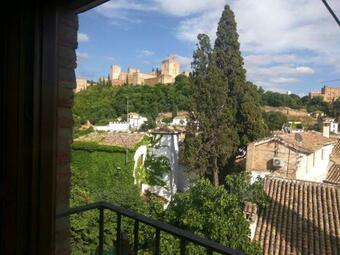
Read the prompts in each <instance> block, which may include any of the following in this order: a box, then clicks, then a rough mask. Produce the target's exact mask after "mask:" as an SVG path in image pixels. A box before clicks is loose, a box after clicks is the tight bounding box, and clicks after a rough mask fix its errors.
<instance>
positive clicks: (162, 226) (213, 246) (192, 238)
mask: <svg viewBox="0 0 340 255" xmlns="http://www.w3.org/2000/svg"><path fill="white" fill-rule="evenodd" d="M89 210H99V235H98V238H99V246H98V251H99V254H100V255H102V254H103V251H104V210H109V211H113V212H115V213H116V215H117V228H116V245H117V247H116V254H117V255H121V254H122V240H121V222H122V216H125V217H128V218H130V219H133V220H134V229H133V237H134V238H133V254H135V255H137V254H138V242H139V239H138V228H139V223H143V224H146V225H148V226H151V227H153V228H154V229H155V234H156V235H155V241H154V250H153V254H155V255H159V254H160V239H161V232H166V233H168V234H171V235H173V236H175V237H177V238H179V239H180V254H181V255H185V254H186V246H187V244H188V243H190V242H191V243H194V244H196V245H198V246H201V247H203V248H205V249H206V251H207V254H212V253H213V252H217V253H219V254H225V255H241V254H244V253H243V252H240V251H237V250H234V249H230V248H226V247H224V246H223V245H221V244H219V243H217V242H214V241H211V240H209V239H206V238H202V237H198V236H196V235H194V234H192V233H190V232H188V231H185V230H183V229H180V228H177V227H174V226H172V225H169V224H166V223H164V222H161V221H158V220H154V219H151V218H149V217H146V216H144V215H141V214H138V213H136V212H133V211H130V210H128V209H124V208H121V207H119V206H116V205H113V204H110V203H107V202H97V203H93V204H88V205H85V206H80V207H76V208H72V209H69V210H68V211H66V212H63V213H60V214H58V215H57V218H63V217H68V216H70V215H72V214H79V213H82V212H85V211H89Z"/></svg>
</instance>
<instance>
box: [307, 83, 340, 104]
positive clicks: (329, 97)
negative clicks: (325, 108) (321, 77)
mask: <svg viewBox="0 0 340 255" xmlns="http://www.w3.org/2000/svg"><path fill="white" fill-rule="evenodd" d="M309 97H310V98H313V97H322V98H323V100H324V101H325V102H333V101H335V100H337V99H338V98H339V97H340V88H339V87H330V86H323V88H321V92H309Z"/></svg>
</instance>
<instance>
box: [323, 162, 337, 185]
mask: <svg viewBox="0 0 340 255" xmlns="http://www.w3.org/2000/svg"><path fill="white" fill-rule="evenodd" d="M325 182H327V183H332V184H338V185H340V165H339V164H333V165H332V166H331V167H330V168H329V170H328V174H327V178H326V180H325Z"/></svg>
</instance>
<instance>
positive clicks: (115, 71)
mask: <svg viewBox="0 0 340 255" xmlns="http://www.w3.org/2000/svg"><path fill="white" fill-rule="evenodd" d="M121 72H122V69H121V68H120V66H119V65H112V66H111V80H118V79H119V75H120V74H121Z"/></svg>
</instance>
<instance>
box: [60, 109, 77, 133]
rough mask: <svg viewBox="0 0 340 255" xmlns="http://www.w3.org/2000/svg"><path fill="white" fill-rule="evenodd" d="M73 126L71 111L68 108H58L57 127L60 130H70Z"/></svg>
mask: <svg viewBox="0 0 340 255" xmlns="http://www.w3.org/2000/svg"><path fill="white" fill-rule="evenodd" d="M73 124H74V121H73V115H72V110H71V109H70V108H65V107H59V108H58V126H59V127H61V128H72V127H73Z"/></svg>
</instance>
